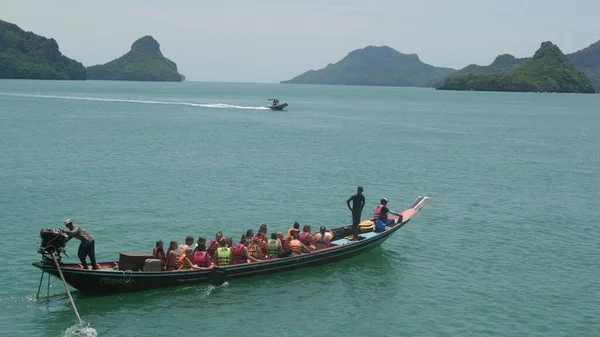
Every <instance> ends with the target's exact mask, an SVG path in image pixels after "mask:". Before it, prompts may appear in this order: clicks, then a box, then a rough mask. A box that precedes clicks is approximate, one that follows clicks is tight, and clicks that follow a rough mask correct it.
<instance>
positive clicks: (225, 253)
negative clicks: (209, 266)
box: [213, 238, 233, 266]
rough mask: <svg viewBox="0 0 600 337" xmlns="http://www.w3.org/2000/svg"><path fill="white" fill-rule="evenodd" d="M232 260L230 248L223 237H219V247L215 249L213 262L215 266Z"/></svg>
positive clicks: (225, 264)
mask: <svg viewBox="0 0 600 337" xmlns="http://www.w3.org/2000/svg"><path fill="white" fill-rule="evenodd" d="M232 261H233V254H232V253H231V248H230V247H227V241H226V240H225V238H221V241H219V248H217V250H216V251H215V256H214V258H213V262H214V263H215V264H216V265H217V266H227V265H230V264H231V262H232Z"/></svg>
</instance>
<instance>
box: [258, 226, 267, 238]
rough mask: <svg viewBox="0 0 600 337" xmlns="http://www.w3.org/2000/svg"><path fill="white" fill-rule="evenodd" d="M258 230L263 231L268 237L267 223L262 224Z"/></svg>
mask: <svg viewBox="0 0 600 337" xmlns="http://www.w3.org/2000/svg"><path fill="white" fill-rule="evenodd" d="M258 232H259V233H263V234H264V235H265V237H267V224H266V223H264V224H262V225H260V228H259V229H258Z"/></svg>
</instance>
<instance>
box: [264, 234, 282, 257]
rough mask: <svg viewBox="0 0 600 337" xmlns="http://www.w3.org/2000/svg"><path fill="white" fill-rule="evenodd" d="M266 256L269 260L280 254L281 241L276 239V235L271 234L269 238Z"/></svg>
mask: <svg viewBox="0 0 600 337" xmlns="http://www.w3.org/2000/svg"><path fill="white" fill-rule="evenodd" d="M267 247H268V251H267V256H268V257H269V258H270V259H273V258H276V257H278V256H279V254H281V251H282V249H281V241H279V239H278V238H277V233H271V238H270V239H269V241H268V242H267Z"/></svg>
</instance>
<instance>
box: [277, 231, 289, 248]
mask: <svg viewBox="0 0 600 337" xmlns="http://www.w3.org/2000/svg"><path fill="white" fill-rule="evenodd" d="M277 239H278V240H279V242H280V243H281V249H283V250H285V249H286V248H287V246H286V242H285V239H284V238H283V233H282V232H277Z"/></svg>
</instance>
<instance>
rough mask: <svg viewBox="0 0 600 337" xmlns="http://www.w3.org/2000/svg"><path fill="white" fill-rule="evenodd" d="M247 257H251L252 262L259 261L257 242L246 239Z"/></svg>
mask: <svg viewBox="0 0 600 337" xmlns="http://www.w3.org/2000/svg"><path fill="white" fill-rule="evenodd" d="M248 242H249V243H248V256H249V257H251V258H252V259H251V260H253V261H260V255H261V254H260V246H259V245H258V240H257V239H256V238H254V239H248Z"/></svg>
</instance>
